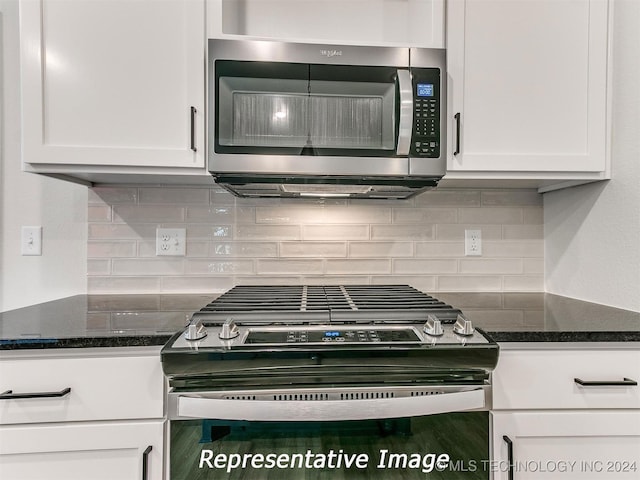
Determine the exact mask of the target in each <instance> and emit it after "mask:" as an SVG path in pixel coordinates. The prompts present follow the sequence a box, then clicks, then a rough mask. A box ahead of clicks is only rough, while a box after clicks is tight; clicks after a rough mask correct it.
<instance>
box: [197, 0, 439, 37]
mask: <svg viewBox="0 0 640 480" xmlns="http://www.w3.org/2000/svg"><path fill="white" fill-rule="evenodd" d="M444 5H445V2H444V0H209V1H208V2H207V8H208V13H207V32H208V35H209V38H225V37H232V36H236V35H243V36H250V37H258V38H274V39H278V40H285V41H292V42H331V43H333V44H347V45H348V44H361V45H385V44H401V45H407V46H414V47H433V48H444V9H445V6H444Z"/></svg>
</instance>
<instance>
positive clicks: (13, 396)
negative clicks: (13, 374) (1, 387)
mask: <svg viewBox="0 0 640 480" xmlns="http://www.w3.org/2000/svg"><path fill="white" fill-rule="evenodd" d="M70 393H71V388H70V387H67V388H63V389H62V390H60V391H59V392H31V393H13V390H7V391H6V392H2V393H0V400H18V399H22V398H56V397H58V398H59V397H64V396H66V395H69V394H70Z"/></svg>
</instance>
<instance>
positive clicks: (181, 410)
mask: <svg viewBox="0 0 640 480" xmlns="http://www.w3.org/2000/svg"><path fill="white" fill-rule="evenodd" d="M177 401H178V405H177V415H178V417H179V418H215V419H219V420H245V421H252V422H260V421H263V422H298V421H327V422H330V421H342V420H374V419H384V418H399V417H417V416H423V415H433V414H437V413H448V412H459V411H466V410H473V409H480V408H484V406H485V391H484V389H482V388H478V389H475V390H468V391H463V392H454V393H443V394H438V395H424V396H415V397H402V398H376V399H365V400H227V399H218V398H207V397H205V396H195V395H194V396H188V395H179V396H178V399H177Z"/></svg>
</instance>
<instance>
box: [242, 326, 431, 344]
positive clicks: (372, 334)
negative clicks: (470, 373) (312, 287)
mask: <svg viewBox="0 0 640 480" xmlns="http://www.w3.org/2000/svg"><path fill="white" fill-rule="evenodd" d="M419 341H420V337H418V335H417V334H416V332H415V330H413V329H412V328H402V329H393V330H389V329H384V330H382V329H380V330H378V329H375V330H373V329H365V328H363V329H335V330H334V329H331V330H300V329H289V330H250V331H249V334H248V335H247V338H246V339H245V341H244V343H245V344H288V343H289V344H290V343H359V342H366V343H377V342H384V343H397V342H419Z"/></svg>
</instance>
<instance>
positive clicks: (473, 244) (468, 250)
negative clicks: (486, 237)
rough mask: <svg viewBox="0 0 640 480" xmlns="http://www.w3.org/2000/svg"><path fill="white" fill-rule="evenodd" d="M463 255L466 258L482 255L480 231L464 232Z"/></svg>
mask: <svg viewBox="0 0 640 480" xmlns="http://www.w3.org/2000/svg"><path fill="white" fill-rule="evenodd" d="M464 254H465V255H467V256H480V255H482V230H465V231H464Z"/></svg>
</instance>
